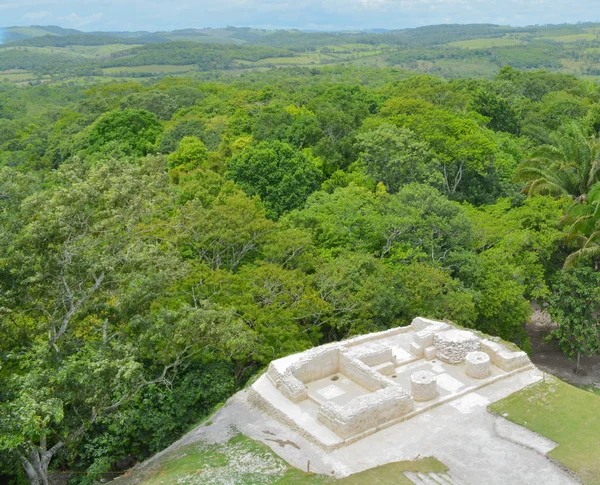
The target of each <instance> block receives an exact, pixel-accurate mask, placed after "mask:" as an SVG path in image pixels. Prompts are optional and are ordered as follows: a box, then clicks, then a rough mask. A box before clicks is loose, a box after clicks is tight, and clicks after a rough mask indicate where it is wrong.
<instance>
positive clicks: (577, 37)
mask: <svg viewBox="0 0 600 485" xmlns="http://www.w3.org/2000/svg"><path fill="white" fill-rule="evenodd" d="M597 38H598V36H597V35H595V34H574V35H563V36H558V37H540V39H542V40H553V41H555V42H564V43H570V42H580V41H590V40H596V39H597Z"/></svg>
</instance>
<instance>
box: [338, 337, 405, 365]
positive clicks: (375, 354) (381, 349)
mask: <svg viewBox="0 0 600 485" xmlns="http://www.w3.org/2000/svg"><path fill="white" fill-rule="evenodd" d="M347 352H348V354H349V355H351V356H352V357H355V358H356V359H358V360H360V361H362V362H364V363H365V364H367V365H370V366H375V365H379V364H383V363H385V362H393V363H395V362H396V358H395V357H394V353H393V352H392V349H391V348H390V347H389V346H388V345H385V344H382V343H379V342H367V343H365V344H363V345H361V346H360V347H353V348H350V349H349V350H348V351H347Z"/></svg>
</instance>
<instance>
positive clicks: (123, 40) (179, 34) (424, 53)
mask: <svg viewBox="0 0 600 485" xmlns="http://www.w3.org/2000/svg"><path fill="white" fill-rule="evenodd" d="M0 42H2V45H1V46H0V81H2V80H13V81H15V82H19V83H29V82H45V83H47V82H54V81H62V80H67V79H69V80H74V79H79V78H82V77H86V78H88V80H89V81H93V80H94V79H95V78H98V77H103V78H105V79H107V78H113V79H114V78H119V79H127V78H129V79H131V78H138V77H148V78H157V77H164V76H180V75H185V76H189V75H191V74H192V73H198V72H208V71H230V72H234V73H240V72H242V71H246V70H252V69H268V68H272V67H310V68H315V67H319V66H326V65H335V64H354V65H358V66H371V67H395V68H399V69H402V70H405V71H412V72H419V73H424V74H431V75H435V76H441V77H446V78H461V77H484V78H493V77H494V76H495V75H496V74H498V72H499V71H500V69H502V68H503V67H505V66H513V67H516V68H518V69H523V70H540V69H543V70H548V71H553V72H560V73H567V74H574V75H578V76H582V77H586V78H588V79H591V80H600V23H580V24H562V25H545V26H529V27H510V26H502V25H495V24H470V25H459V24H444V25H432V26H426V27H418V28H412V29H398V30H385V29H372V30H368V31H338V32H315V31H302V30H295V29H289V30H285V29H279V30H264V29H254V28H250V27H232V26H227V27H222V28H189V29H180V30H174V31H170V32H162V31H159V32H150V31H136V32H102V31H97V32H82V31H79V30H75V29H65V28H62V27H58V26H39V25H33V26H29V27H8V28H5V29H0ZM182 66H183V67H182Z"/></svg>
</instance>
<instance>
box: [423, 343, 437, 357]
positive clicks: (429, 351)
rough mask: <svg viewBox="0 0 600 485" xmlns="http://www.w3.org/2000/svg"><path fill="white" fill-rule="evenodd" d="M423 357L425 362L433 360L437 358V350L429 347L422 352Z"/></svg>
mask: <svg viewBox="0 0 600 485" xmlns="http://www.w3.org/2000/svg"><path fill="white" fill-rule="evenodd" d="M423 357H425V359H426V360H433V359H435V358H436V357H437V349H436V348H435V347H434V346H433V345H432V346H431V347H427V348H426V349H425V351H424V352H423Z"/></svg>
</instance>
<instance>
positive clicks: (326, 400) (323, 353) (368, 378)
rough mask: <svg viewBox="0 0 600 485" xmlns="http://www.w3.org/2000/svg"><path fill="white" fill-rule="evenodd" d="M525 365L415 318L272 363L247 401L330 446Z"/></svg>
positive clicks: (466, 334)
mask: <svg viewBox="0 0 600 485" xmlns="http://www.w3.org/2000/svg"><path fill="white" fill-rule="evenodd" d="M532 369H533V366H532V364H531V362H530V361H529V358H528V357H527V354H526V353H525V352H522V351H519V350H517V349H515V348H511V347H510V346H509V345H507V344H504V343H502V342H501V341H500V340H499V339H492V338H486V337H484V336H480V335H478V334H476V333H474V332H471V331H468V330H465V329H461V328H458V327H456V326H454V325H453V324H450V323H447V322H440V321H434V320H428V319H424V318H415V319H414V320H413V322H412V323H411V325H409V326H407V327H399V328H395V329H391V330H388V331H385V332H380V333H375V334H370V335H365V336H360V337H357V338H354V339H350V340H346V341H342V342H337V343H333V344H328V345H323V346H320V347H317V348H314V349H311V350H309V351H306V352H304V353H300V354H295V355H291V356H288V357H285V358H282V359H279V360H275V361H273V362H272V363H271V364H270V366H269V368H268V371H267V372H266V373H265V374H264V375H263V376H262V377H261V378H259V379H258V380H257V381H256V382H255V383H254V384H253V385H252V387H251V389H250V390H249V396H248V399H249V402H251V403H252V404H254V405H255V406H256V407H258V408H259V409H260V410H262V411H263V412H265V413H266V414H268V415H269V416H271V417H274V418H276V419H277V420H279V421H280V422H282V423H284V424H286V425H287V426H289V427H290V428H291V429H292V430H294V431H296V432H297V433H299V434H301V435H302V436H303V437H304V438H306V439H307V440H308V441H310V442H311V443H313V444H315V445H317V446H319V447H321V448H322V449H324V450H325V451H332V450H335V449H339V448H342V447H345V446H348V445H350V444H352V443H355V442H357V441H359V440H361V439H363V438H365V437H367V436H369V435H371V434H374V433H377V432H378V431H381V430H383V429H385V428H388V427H390V426H393V425H395V424H398V423H401V422H404V421H407V420H411V419H413V418H414V417H416V416H418V415H421V414H424V413H428V412H429V411H430V410H432V409H434V408H437V407H439V406H446V405H448V404H450V403H452V402H453V401H456V400H457V399H460V398H463V397H465V396H468V395H470V394H473V393H475V392H476V391H478V390H480V389H482V388H484V387H486V386H489V385H491V384H494V383H497V382H499V381H502V380H505V379H507V378H510V377H511V376H514V375H516V374H519V373H522V372H525V371H528V370H532ZM450 409H452V408H450ZM457 412H458V411H457Z"/></svg>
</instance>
